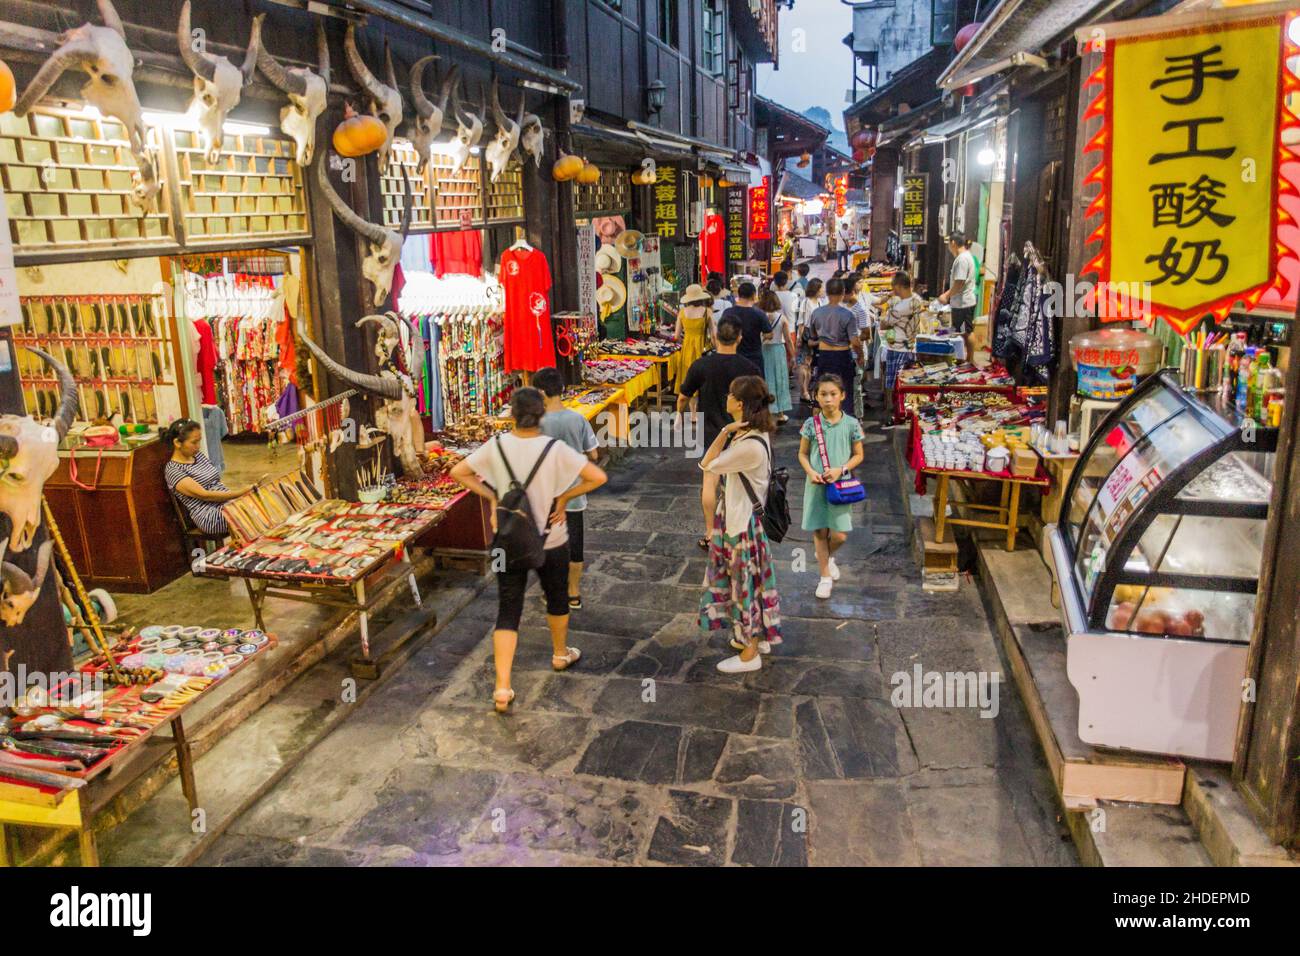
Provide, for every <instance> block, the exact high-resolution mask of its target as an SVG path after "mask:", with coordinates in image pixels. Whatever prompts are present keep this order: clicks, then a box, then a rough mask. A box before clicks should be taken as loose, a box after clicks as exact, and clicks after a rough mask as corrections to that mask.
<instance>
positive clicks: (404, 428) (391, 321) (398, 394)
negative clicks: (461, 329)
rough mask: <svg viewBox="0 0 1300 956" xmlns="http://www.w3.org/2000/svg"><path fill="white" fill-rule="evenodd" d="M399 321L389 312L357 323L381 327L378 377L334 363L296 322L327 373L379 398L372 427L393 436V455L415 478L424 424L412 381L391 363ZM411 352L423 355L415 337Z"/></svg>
mask: <svg viewBox="0 0 1300 956" xmlns="http://www.w3.org/2000/svg"><path fill="white" fill-rule="evenodd" d="M398 321H399V317H398V315H397V313H395V312H389V313H387V314H386V315H367V316H366V317H365V318H363V319H360V320H359V321H358V322H357V325H364V324H365V323H367V322H378V323H379V325H380V333H379V338H378V340H377V341H376V343H375V356H376V358H377V359H378V361H379V366H380V368H381V369H383V371H382V372H380V373H379V374H378V375H374V374H369V373H364V372H356V371H353V370H352V369H350V368H348V367H347V366H345V365H341V364H340V363H338V362H336V361H334V359H332V358H330V357H329V355H328V354H327V353H326V352H325V350H324V349H322V348H321V347H320V346H319V345H317V344H316V343H315V342H313V341H312V339H311V336H309V335H308V334H307V329H306V327H305V326H304V325H303V323H302V322H301V320H300V321H299V323H298V335H299V337H301V338H302V340H303V342H305V343H306V345H307V348H308V350H309V351H310V352H311V354H312V355H314V356H315V357H316V361H317V362H319V363H320V364H321V365H322V366H324V368H325V369H326V370H327V371H328V372H330V374H332V375H334V376H335V377H336V378H339V379H342V380H343V381H344V382H346V383H347V384H348V385H350V386H351V387H352V388H355V389H359V390H360V391H363V392H369V393H370V394H372V395H375V396H377V397H379V398H380V399H382V402H381V403H380V404H379V405H378V406H377V407H376V409H375V424H377V425H378V426H379V427H380V428H381V429H383V430H384V431H385V432H387V433H388V434H389V435H390V436H391V437H392V439H393V452H394V454H396V455H397V460H398V461H400V462H401V463H402V470H403V471H404V472H405V473H406V474H407V475H408V476H409V477H412V478H418V477H422V476H423V474H424V469H423V467H422V466H421V465H420V457H419V456H420V454H421V453H422V452H423V451H424V424H423V423H422V422H421V421H420V413H419V409H418V408H417V407H416V404H415V382H414V380H413V379H412V378H411V376H410V375H409V374H407V373H406V372H404V371H401V370H400V369H399V368H398V367H396V365H395V364H394V363H393V361H392V354H393V350H394V349H400V348H401V341H402V340H401V334H400V333H399V332H398V325H397V323H398ZM414 351H415V354H416V355H423V354H424V344H423V343H422V342H419V341H418V337H417V342H416V343H415V348H414Z"/></svg>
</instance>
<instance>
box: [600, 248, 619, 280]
mask: <svg viewBox="0 0 1300 956" xmlns="http://www.w3.org/2000/svg"><path fill="white" fill-rule="evenodd" d="M622 268H623V257H622V256H621V255H619V253H618V250H617V249H615V248H614V247H613V246H611V245H609V244H608V243H606V244H605V245H603V246H601V247H600V248H599V249H598V250H596V271H597V272H601V273H610V272H618V271H619V270H620V269H622Z"/></svg>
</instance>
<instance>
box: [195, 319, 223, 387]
mask: <svg viewBox="0 0 1300 956" xmlns="http://www.w3.org/2000/svg"><path fill="white" fill-rule="evenodd" d="M194 331H195V332H197V333H198V336H199V354H198V359H197V360H196V361H197V369H198V373H199V390H200V391H201V392H202V393H203V404H204V405H215V404H217V383H216V369H217V348H216V346H215V345H214V344H213V342H212V326H211V325H209V324H208V323H207V322H205V321H203V320H199V321H198V322H195V323H194Z"/></svg>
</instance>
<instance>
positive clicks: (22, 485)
mask: <svg viewBox="0 0 1300 956" xmlns="http://www.w3.org/2000/svg"><path fill="white" fill-rule="evenodd" d="M29 348H30V347H29ZM31 351H32V352H34V353H36V354H37V355H39V356H40V357H41V359H43V360H44V362H45V364H46V365H48V366H50V368H51V369H53V370H54V374H55V377H56V378H58V380H59V395H60V400H59V410H58V413H57V414H56V415H55V416H54V419H53V420H52V421H51V422H50V424H49V425H42V424H41V423H40V422H38V421H36V419H34V418H32V417H31V416H30V415H0V514H6V515H8V516H9V521H10V523H11V525H12V530H11V531H10V533H9V549H10V550H11V551H26V550H27V549H28V548H29V547H30V546H31V543H32V538H33V537H35V535H36V529H37V527H39V525H40V523H41V490H42V489H43V488H44V487H45V482H46V481H47V480H48V479H49V477H50V475H52V474H54V469H55V468H57V467H58V464H59V453H58V448H59V442H60V441H62V440H63V436H64V435H66V434H67V433H68V429H69V428H71V427H72V420H73V418H74V417H75V416H76V414H77V383H76V382H75V381H74V380H73V378H72V376H71V375H70V374H69V373H68V370H67V369H66V368H64V367H63V366H62V365H60V364H59V363H58V362H56V361H55V360H54V358H53V357H52V356H50V355H47V354H46V353H45V352H42V351H41V350H40V349H35V348H33V349H31Z"/></svg>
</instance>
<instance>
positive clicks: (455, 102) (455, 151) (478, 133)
mask: <svg viewBox="0 0 1300 956" xmlns="http://www.w3.org/2000/svg"><path fill="white" fill-rule="evenodd" d="M451 103H452V112H453V113H455V114H456V138H455V139H453V140H452V141H451V149H450V152H451V155H452V158H453V160H454V162H453V164H452V167H451V175H453V176H455V175H456V174H457V173H459V172H460V170H461V167H462V166H464V165H465V161H466V160H467V159H469V154H470V150H472V149H473V148H474V147H475V146H477V145H478V141H479V140H480V139H482V138H483V114H484V113H485V112H486V110H485V109H484V108H483V107H482V106H480V107H479V111H478V113H477V114H475V113H471V112H469V111H468V110H463V109H461V102H460V90H459V89H458V88H457V87H453V88H452V91H451Z"/></svg>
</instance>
